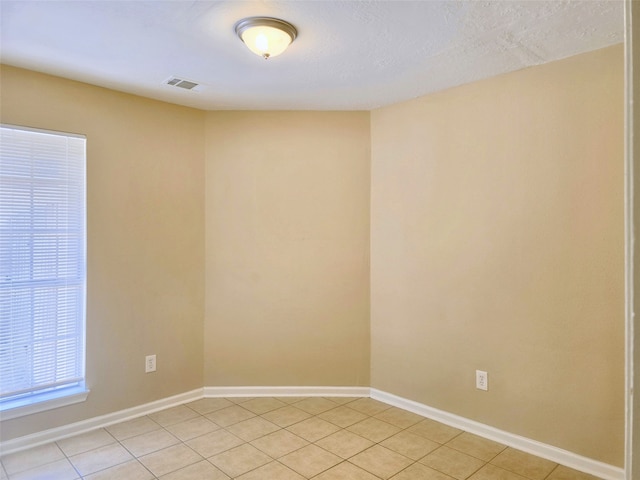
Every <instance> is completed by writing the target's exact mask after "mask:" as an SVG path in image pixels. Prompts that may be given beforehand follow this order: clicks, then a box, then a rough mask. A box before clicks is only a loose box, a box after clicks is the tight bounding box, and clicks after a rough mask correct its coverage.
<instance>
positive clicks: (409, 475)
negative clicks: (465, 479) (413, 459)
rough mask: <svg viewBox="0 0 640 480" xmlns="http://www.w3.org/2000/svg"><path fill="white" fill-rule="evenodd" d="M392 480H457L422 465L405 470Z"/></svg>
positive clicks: (418, 464) (417, 464)
mask: <svg viewBox="0 0 640 480" xmlns="http://www.w3.org/2000/svg"><path fill="white" fill-rule="evenodd" d="M391 480H455V479H454V478H453V477H450V476H449V475H445V474H444V473H442V472H438V471H437V470H434V469H433V468H429V467H427V466H426V465H422V464H421V463H414V464H413V465H411V466H410V467H408V468H405V469H404V470H402V471H401V472H400V473H398V474H397V475H395V476H393V477H392V478H391Z"/></svg>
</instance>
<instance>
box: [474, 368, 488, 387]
mask: <svg viewBox="0 0 640 480" xmlns="http://www.w3.org/2000/svg"><path fill="white" fill-rule="evenodd" d="M476 388H477V389H478V390H484V391H487V390H489V376H488V374H487V372H483V371H482V370H476Z"/></svg>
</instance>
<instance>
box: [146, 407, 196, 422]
mask: <svg viewBox="0 0 640 480" xmlns="http://www.w3.org/2000/svg"><path fill="white" fill-rule="evenodd" d="M198 415H199V413H198V412H196V411H195V410H192V409H190V408H189V407H186V406H184V405H178V406H177V407H171V408H167V409H165V410H160V411H159V412H155V413H151V414H149V418H150V419H151V420H153V421H154V422H156V423H158V424H160V425H162V426H163V427H167V426H169V425H173V424H174V423H179V422H183V421H185V420H189V419H190V418H193V417H197V416H198Z"/></svg>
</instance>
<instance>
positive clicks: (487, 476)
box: [468, 463, 527, 480]
mask: <svg viewBox="0 0 640 480" xmlns="http://www.w3.org/2000/svg"><path fill="white" fill-rule="evenodd" d="M468 480H527V478H526V477H523V476H521V475H518V474H517V473H513V472H510V471H508V470H504V469H502V468H500V467H496V466H495V465H491V464H490V463H489V464H487V465H485V466H484V467H482V468H481V469H480V470H478V471H477V472H476V473H474V474H473V475H471V476H470V477H469V479H468Z"/></svg>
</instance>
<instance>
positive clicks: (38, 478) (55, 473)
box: [11, 458, 80, 480]
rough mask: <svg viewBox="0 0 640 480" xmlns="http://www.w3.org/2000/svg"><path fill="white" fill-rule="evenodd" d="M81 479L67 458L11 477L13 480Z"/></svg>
mask: <svg viewBox="0 0 640 480" xmlns="http://www.w3.org/2000/svg"><path fill="white" fill-rule="evenodd" d="M79 478H80V475H78V472H76V469H75V468H73V466H72V465H71V463H69V460H67V459H66V458H65V459H62V460H56V461H55V462H53V463H47V464H46V465H41V466H39V467H36V468H33V469H31V470H26V471H24V472H20V473H16V474H15V475H12V476H11V480H45V479H55V480H76V479H79Z"/></svg>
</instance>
